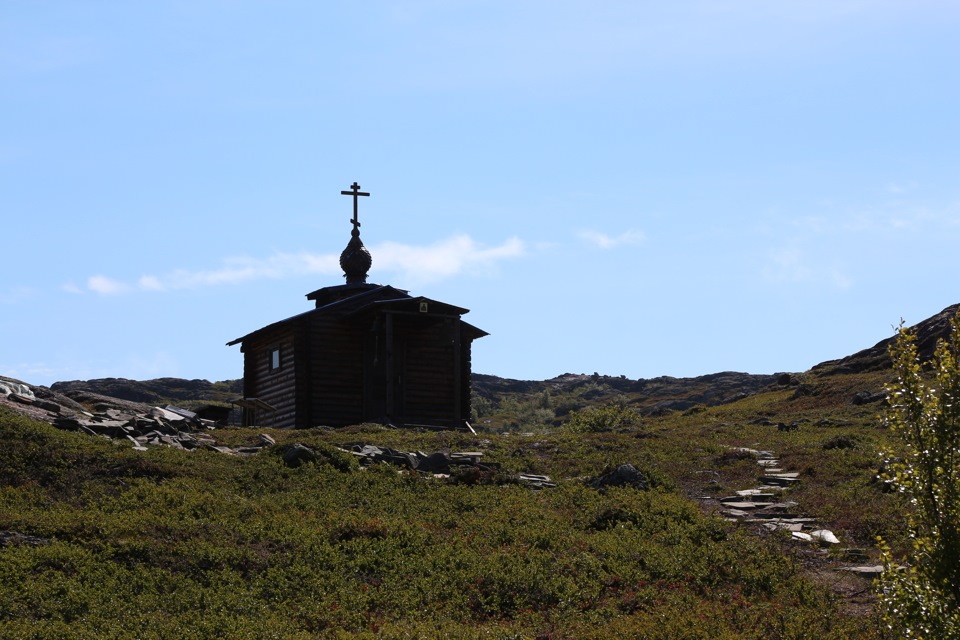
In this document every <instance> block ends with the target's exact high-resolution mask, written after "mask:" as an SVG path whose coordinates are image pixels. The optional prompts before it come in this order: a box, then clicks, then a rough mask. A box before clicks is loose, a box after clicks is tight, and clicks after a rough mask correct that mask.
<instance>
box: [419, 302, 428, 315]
mask: <svg viewBox="0 0 960 640" xmlns="http://www.w3.org/2000/svg"><path fill="white" fill-rule="evenodd" d="M428 310H429V309H428V308H427V303H426V302H421V303H420V313H426V312H427V311H428Z"/></svg>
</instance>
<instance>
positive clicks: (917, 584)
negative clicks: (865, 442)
mask: <svg viewBox="0 0 960 640" xmlns="http://www.w3.org/2000/svg"><path fill="white" fill-rule="evenodd" d="M890 355H891V356H892V358H893V366H894V370H895V371H896V373H897V382H896V383H894V384H892V385H889V386H888V387H887V391H888V393H889V396H890V409H889V410H888V411H887V412H886V415H885V417H884V422H885V424H886V425H887V426H888V427H889V428H890V429H891V430H892V431H893V432H894V433H895V434H896V435H897V436H899V438H900V439H901V440H902V441H903V449H904V451H903V454H902V457H901V458H899V459H897V460H896V461H895V462H894V463H893V464H891V465H890V467H889V469H888V471H887V472H886V479H887V481H888V482H890V483H891V485H892V486H893V487H894V488H895V489H896V490H897V491H899V492H901V493H903V494H905V495H906V496H907V497H908V498H909V499H910V502H911V505H912V506H913V509H912V511H911V514H910V515H909V521H908V526H909V531H910V536H911V538H912V541H913V553H912V554H911V556H910V558H909V563H910V565H911V566H910V567H909V568H908V569H907V570H905V571H899V570H897V569H896V565H895V563H894V561H893V558H892V556H891V554H890V550H889V549H888V548H887V547H886V545H884V544H882V542H883V541H881V547H882V548H883V562H884V572H883V575H882V577H881V579H880V582H879V587H880V599H881V604H882V606H883V616H884V620H885V622H886V624H887V625H888V627H889V628H890V630H891V631H893V632H894V633H896V634H897V635H899V636H901V637H904V638H940V639H946V638H960V316H957V317H954V318H953V319H952V320H951V332H950V336H949V337H948V339H946V340H941V341H940V343H939V344H938V345H937V349H936V352H935V354H934V357H933V362H932V365H933V372H932V376H930V377H925V376H924V374H923V371H922V367H921V363H920V359H919V356H918V354H917V347H916V336H914V335H913V333H912V332H910V331H909V330H907V329H905V328H904V327H903V323H901V325H900V330H899V332H898V336H897V340H896V341H895V342H894V344H893V345H892V346H891V348H890ZM925 378H927V379H925ZM888 458H892V455H888Z"/></svg>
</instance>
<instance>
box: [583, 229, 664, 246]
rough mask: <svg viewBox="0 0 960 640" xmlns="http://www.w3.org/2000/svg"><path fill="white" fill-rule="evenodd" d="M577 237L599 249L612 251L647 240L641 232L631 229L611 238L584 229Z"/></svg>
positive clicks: (604, 234)
mask: <svg viewBox="0 0 960 640" xmlns="http://www.w3.org/2000/svg"><path fill="white" fill-rule="evenodd" d="M577 235H579V236H580V237H581V238H582V239H583V240H586V241H587V242H589V243H590V244H592V245H593V246H595V247H599V248H600V249H614V248H616V247H620V246H631V245H638V244H642V243H643V242H644V240H646V239H647V237H646V235H644V233H643V232H642V231H635V230H633V229H628V230H627V231H624V232H623V233H621V234H620V235H616V236H611V235H609V234H606V233H603V232H601V231H593V230H591V229H584V230H583V231H580V232H579V233H578V234H577Z"/></svg>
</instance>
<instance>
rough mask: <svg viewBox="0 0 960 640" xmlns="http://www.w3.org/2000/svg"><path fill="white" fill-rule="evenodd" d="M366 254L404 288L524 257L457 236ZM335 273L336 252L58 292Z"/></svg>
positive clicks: (508, 244)
mask: <svg viewBox="0 0 960 640" xmlns="http://www.w3.org/2000/svg"><path fill="white" fill-rule="evenodd" d="M369 250H370V252H371V254H372V255H373V270H374V271H377V272H380V273H383V272H394V273H397V274H398V277H399V278H400V279H401V280H402V281H403V283H404V284H405V285H406V284H410V285H416V284H422V283H425V282H436V281H438V280H444V279H447V278H451V277H454V276H456V275H459V274H461V273H467V274H472V275H477V274H486V273H491V272H493V271H495V270H496V268H497V265H498V264H499V263H500V262H501V261H503V260H506V259H509V258H515V257H519V256H522V255H524V253H525V252H526V247H525V245H524V243H523V241H522V240H520V239H519V238H516V237H513V238H509V239H507V240H506V241H504V242H503V243H502V244H500V245H498V246H493V247H487V246H484V245H482V244H480V243H478V242H476V241H475V240H473V239H472V238H471V237H470V236H468V235H464V234H461V235H455V236H452V237H450V238H447V239H446V240H441V241H439V242H436V243H434V244H432V245H427V246H416V245H406V244H401V243H397V242H386V243H383V244H380V245H376V246H371V247H369ZM339 273H340V257H339V254H312V253H306V252H301V253H277V254H274V255H272V256H269V257H267V258H251V257H234V258H228V259H226V260H224V262H223V264H222V265H221V266H220V267H218V268H216V269H209V270H200V271H191V270H189V269H177V270H175V271H171V272H169V273H166V274H161V275H153V274H147V275H143V276H140V278H138V279H137V280H136V281H135V282H132V283H127V282H122V281H119V280H115V279H113V278H110V277H107V276H104V275H99V274H98V275H94V276H91V277H90V278H88V279H87V282H86V289H85V290H84V289H82V288H80V287H78V286H76V285H75V284H73V283H67V284H65V285H63V287H62V288H63V290H64V291H68V292H71V293H78V292H82V291H89V292H92V293H96V294H99V295H104V296H110V295H120V294H126V293H133V292H137V291H140V292H162V291H176V290H180V289H198V288H202V287H216V286H223V285H236V284H241V283H243V282H248V281H252V280H262V279H276V278H285V277H291V276H299V275H310V274H321V275H336V274H339Z"/></svg>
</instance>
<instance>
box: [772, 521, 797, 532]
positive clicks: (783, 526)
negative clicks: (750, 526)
mask: <svg viewBox="0 0 960 640" xmlns="http://www.w3.org/2000/svg"><path fill="white" fill-rule="evenodd" d="M762 526H763V528H764V529H767V530H768V531H802V530H803V525H802V524H800V523H794V522H784V521H782V520H777V521H774V522H764V523H763V525H762Z"/></svg>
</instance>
